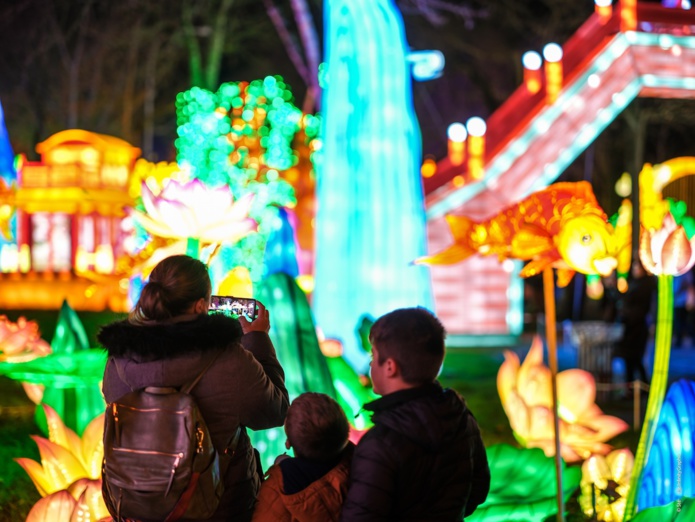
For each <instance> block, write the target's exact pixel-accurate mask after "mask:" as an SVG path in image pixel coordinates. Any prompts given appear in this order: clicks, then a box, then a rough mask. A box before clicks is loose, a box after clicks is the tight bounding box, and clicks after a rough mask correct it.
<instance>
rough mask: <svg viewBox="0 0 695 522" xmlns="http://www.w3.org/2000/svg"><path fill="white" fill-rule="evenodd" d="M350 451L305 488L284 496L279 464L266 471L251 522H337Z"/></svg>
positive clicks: (345, 487)
mask: <svg viewBox="0 0 695 522" xmlns="http://www.w3.org/2000/svg"><path fill="white" fill-rule="evenodd" d="M352 454H353V449H352V448H348V451H345V452H344V453H343V458H342V459H341V460H340V462H339V463H338V464H337V465H336V466H335V467H334V468H333V469H332V470H330V471H329V472H328V473H326V474H325V475H324V476H323V477H321V478H320V479H318V480H315V481H314V482H312V483H311V484H309V485H308V486H307V487H306V488H305V489H303V490H301V491H299V492H297V493H293V494H291V495H287V494H285V492H284V483H283V475H282V470H281V468H280V465H279V464H275V465H274V466H271V467H270V469H268V473H267V474H266V480H265V482H263V485H262V486H261V492H260V493H259V494H258V503H257V504H256V511H255V512H254V514H253V521H252V522H337V521H338V519H339V517H340V508H341V507H342V505H343V501H344V500H345V494H346V493H347V486H348V476H349V475H350V460H351V459H352Z"/></svg>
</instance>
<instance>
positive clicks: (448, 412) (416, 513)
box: [341, 382, 490, 522]
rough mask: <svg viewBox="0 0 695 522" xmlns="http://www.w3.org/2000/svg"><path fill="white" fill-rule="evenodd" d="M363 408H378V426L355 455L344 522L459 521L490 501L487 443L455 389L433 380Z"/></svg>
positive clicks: (343, 512) (359, 446)
mask: <svg viewBox="0 0 695 522" xmlns="http://www.w3.org/2000/svg"><path fill="white" fill-rule="evenodd" d="M365 409H367V410H370V411H373V412H374V415H373V416H372V420H373V421H374V427H373V428H372V429H371V430H370V431H369V432H367V433H366V434H365V435H364V437H362V440H360V442H359V444H358V446H357V449H356V451H355V455H354V457H353V461H352V469H351V471H350V488H349V491H348V495H347V499H346V501H345V504H344V506H343V511H342V518H341V520H342V521H343V522H354V521H386V520H389V521H396V520H397V521H399V522H405V521H428V522H433V521H447V522H449V521H460V520H462V519H463V517H464V516H466V515H469V514H471V513H472V512H473V511H474V510H475V508H476V507H477V506H478V505H480V504H481V503H482V502H483V501H484V500H485V498H486V497H487V494H488V491H489V489H490V468H489V467H488V463H487V455H486V453H485V447H484V446H483V441H482V438H481V437H480V430H479V429H478V423H477V422H476V420H475V418H474V417H473V415H472V414H471V412H470V411H469V410H468V408H467V407H466V403H465V402H464V400H463V398H461V396H459V395H458V394H457V393H456V392H455V391H453V390H450V389H446V390H444V389H442V387H441V386H440V385H439V383H436V382H435V383H433V384H428V385H426V386H423V387H421V388H414V389H408V390H402V391H398V392H395V393H392V394H389V395H386V396H384V397H382V398H381V399H378V400H376V401H374V402H371V403H369V404H367V405H365Z"/></svg>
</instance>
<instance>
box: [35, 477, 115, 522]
mask: <svg viewBox="0 0 695 522" xmlns="http://www.w3.org/2000/svg"><path fill="white" fill-rule="evenodd" d="M75 520H84V521H91V520H94V521H97V520H98V521H102V522H107V521H112V520H113V519H112V518H111V516H110V515H109V512H108V510H107V509H106V504H104V499H103V497H102V494H101V479H99V480H89V479H81V480H79V481H77V482H76V483H75V484H73V485H72V486H70V487H69V488H68V489H64V490H61V491H56V492H55V493H51V494H50V495H48V496H46V497H44V498H42V499H41V500H39V501H38V502H37V503H36V504H34V506H33V507H32V508H31V511H29V515H28V516H27V519H26V522H73V521H75Z"/></svg>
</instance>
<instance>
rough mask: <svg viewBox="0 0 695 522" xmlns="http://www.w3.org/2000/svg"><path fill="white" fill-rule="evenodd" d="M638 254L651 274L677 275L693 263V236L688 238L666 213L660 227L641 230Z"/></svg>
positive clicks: (688, 268)
mask: <svg viewBox="0 0 695 522" xmlns="http://www.w3.org/2000/svg"><path fill="white" fill-rule="evenodd" d="M639 255H640V260H641V261H642V264H643V265H644V268H646V269H647V271H649V272H651V273H652V274H655V275H672V276H679V275H682V274H685V273H686V272H687V271H688V270H690V269H691V268H692V267H693V265H694V264H695V237H694V238H693V239H688V236H687V235H686V233H685V229H684V228H683V227H682V226H678V225H676V222H675V220H674V219H673V216H672V215H671V214H670V213H667V214H666V215H665V216H664V221H663V224H662V226H661V228H660V229H658V230H652V229H647V230H642V234H641V235H640V248H639Z"/></svg>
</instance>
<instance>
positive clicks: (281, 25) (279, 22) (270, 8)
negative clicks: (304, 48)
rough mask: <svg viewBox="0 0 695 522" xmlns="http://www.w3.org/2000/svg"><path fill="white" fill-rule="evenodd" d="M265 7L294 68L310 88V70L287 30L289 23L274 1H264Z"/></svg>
mask: <svg viewBox="0 0 695 522" xmlns="http://www.w3.org/2000/svg"><path fill="white" fill-rule="evenodd" d="M263 5H264V6H265V10H266V12H267V13H268V17H269V18H270V21H271V22H272V23H273V26H275V30H276V31H277V33H278V36H280V40H281V41H282V43H283V45H284V46H285V51H287V55H288V56H289V57H290V60H291V61H292V64H293V65H294V68H295V69H297V72H298V73H299V76H301V77H302V80H304V83H305V84H306V85H307V86H310V85H311V79H310V75H309V70H308V68H307V65H306V63H305V62H304V59H303V58H302V53H301V50H300V49H299V46H298V45H297V43H296V42H295V41H294V39H293V38H292V35H291V34H290V31H289V29H288V28H287V23H286V22H285V20H284V19H283V17H282V14H281V13H280V11H279V10H278V8H277V6H276V5H275V3H274V2H273V0H263Z"/></svg>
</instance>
